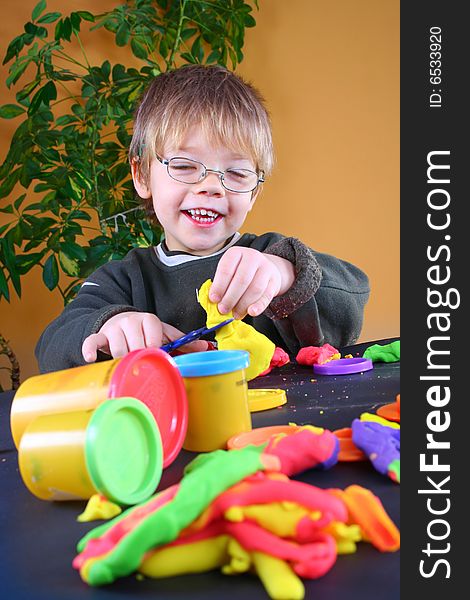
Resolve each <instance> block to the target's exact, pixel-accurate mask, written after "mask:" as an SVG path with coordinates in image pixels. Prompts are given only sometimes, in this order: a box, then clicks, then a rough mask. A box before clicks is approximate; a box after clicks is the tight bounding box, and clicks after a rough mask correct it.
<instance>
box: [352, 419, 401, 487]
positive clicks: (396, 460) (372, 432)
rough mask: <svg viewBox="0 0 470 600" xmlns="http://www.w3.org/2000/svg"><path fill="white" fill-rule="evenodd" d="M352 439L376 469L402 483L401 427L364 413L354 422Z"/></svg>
mask: <svg viewBox="0 0 470 600" xmlns="http://www.w3.org/2000/svg"><path fill="white" fill-rule="evenodd" d="M351 427H352V439H353V442H354V443H355V444H356V446H357V447H358V448H360V449H361V450H362V451H363V452H364V453H365V454H366V455H367V456H368V458H369V460H370V461H371V463H372V464H373V466H374V468H375V469H376V470H377V471H378V472H379V473H382V474H383V475H388V476H389V477H390V479H392V480H393V481H396V482H397V483H400V425H398V423H393V422H392V421H387V420H386V419H382V418H381V417H378V416H377V415H372V414H370V413H363V414H362V415H361V417H360V419H354V421H353V422H352V426H351Z"/></svg>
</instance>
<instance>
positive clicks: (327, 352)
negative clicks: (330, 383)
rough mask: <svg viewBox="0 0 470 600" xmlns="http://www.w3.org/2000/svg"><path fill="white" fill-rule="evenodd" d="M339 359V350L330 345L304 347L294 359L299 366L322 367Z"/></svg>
mask: <svg viewBox="0 0 470 600" xmlns="http://www.w3.org/2000/svg"><path fill="white" fill-rule="evenodd" d="M338 358H341V354H340V352H339V350H336V348H334V347H333V346H330V344H323V346H305V347H304V348H301V349H300V350H299V352H298V354H297V356H296V357H295V360H296V361H297V362H298V363H299V365H309V366H310V365H323V364H325V363H326V362H329V361H330V360H336V359H338Z"/></svg>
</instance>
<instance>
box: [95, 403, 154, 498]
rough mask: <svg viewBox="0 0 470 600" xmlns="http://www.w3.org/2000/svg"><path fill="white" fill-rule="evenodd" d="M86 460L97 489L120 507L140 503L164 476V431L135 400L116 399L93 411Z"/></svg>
mask: <svg viewBox="0 0 470 600" xmlns="http://www.w3.org/2000/svg"><path fill="white" fill-rule="evenodd" d="M85 460H86V465H87V468H88V473H89V475H90V478H91V481H92V483H93V486H94V487H95V489H96V490H97V491H98V492H99V493H100V494H103V495H104V496H106V498H108V499H109V500H112V501H114V502H117V503H118V504H128V505H130V504H137V503H139V502H143V501H144V500H146V499H147V498H149V497H150V496H151V495H152V494H153V493H154V492H155V490H156V488H157V485H158V483H159V481H160V478H161V475H162V463H163V449H162V441H161V437H160V431H159V430H158V426H157V424H156V422H155V418H154V417H153V415H152V413H151V412H150V410H149V409H148V408H147V407H146V406H145V404H143V403H142V402H140V401H139V400H136V399H135V398H113V399H110V400H107V401H106V402H103V403H102V404H100V405H99V406H98V408H97V409H96V410H95V411H94V412H93V415H92V417H91V419H90V421H89V423H88V427H87V431H86V439H85Z"/></svg>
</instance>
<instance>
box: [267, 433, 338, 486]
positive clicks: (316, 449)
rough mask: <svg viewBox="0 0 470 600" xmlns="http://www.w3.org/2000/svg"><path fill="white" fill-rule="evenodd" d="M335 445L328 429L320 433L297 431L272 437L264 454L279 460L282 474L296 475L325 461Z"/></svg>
mask: <svg viewBox="0 0 470 600" xmlns="http://www.w3.org/2000/svg"><path fill="white" fill-rule="evenodd" d="M336 443H337V442H336V436H335V435H333V433H332V432H331V431H329V430H328V429H325V430H324V431H323V432H322V433H315V432H313V431H311V430H310V429H307V428H306V429H297V430H296V431H293V432H292V433H291V434H290V435H285V436H283V437H280V436H279V437H278V436H273V437H272V438H271V439H270V440H269V441H268V445H267V446H266V448H265V450H264V453H266V454H274V455H275V456H277V457H278V458H279V460H280V461H281V472H282V473H285V474H286V475H296V474H297V473H301V472H302V471H305V470H306V469H312V468H314V467H315V466H316V465H318V464H319V463H323V462H325V461H327V460H328V459H329V458H330V457H331V456H332V455H333V453H334V452H335V450H336Z"/></svg>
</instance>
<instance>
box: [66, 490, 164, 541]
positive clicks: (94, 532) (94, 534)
mask: <svg viewBox="0 0 470 600" xmlns="http://www.w3.org/2000/svg"><path fill="white" fill-rule="evenodd" d="M164 492H166V490H164V491H162V492H158V494H154V495H153V496H151V497H150V498H149V499H148V500H146V501H145V502H141V503H140V504H136V505H135V506H130V507H129V508H128V509H127V510H125V511H123V512H122V513H121V514H120V515H118V516H117V517H114V519H111V520H110V521H106V522H105V523H102V524H101V525H98V526H97V527H95V528H93V529H91V530H90V531H89V532H88V533H87V534H85V535H84V536H83V537H82V538H81V539H80V540H79V542H78V543H77V551H78V552H82V551H83V550H84V549H85V546H86V545H87V543H88V542H89V540H91V539H96V538H99V537H101V536H102V535H104V534H105V533H106V532H107V531H108V529H111V527H114V526H115V525H116V524H117V523H119V521H122V520H123V519H127V518H132V516H133V514H134V512H136V510H141V509H143V508H144V507H145V506H147V504H151V503H152V502H154V500H155V499H156V498H157V496H160V495H161V494H163V493H164Z"/></svg>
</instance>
